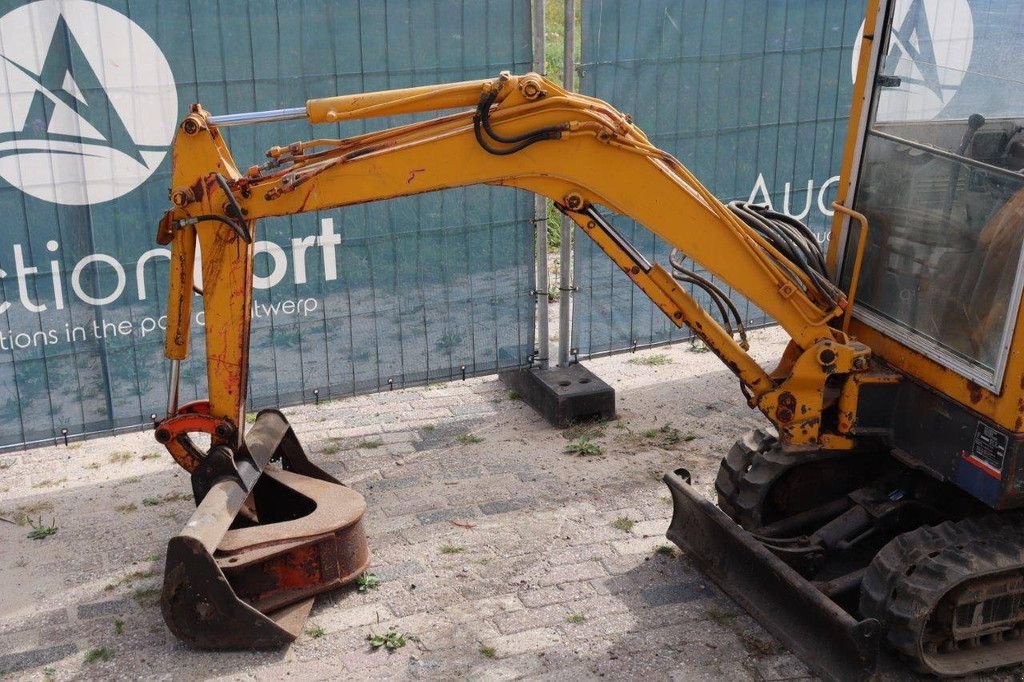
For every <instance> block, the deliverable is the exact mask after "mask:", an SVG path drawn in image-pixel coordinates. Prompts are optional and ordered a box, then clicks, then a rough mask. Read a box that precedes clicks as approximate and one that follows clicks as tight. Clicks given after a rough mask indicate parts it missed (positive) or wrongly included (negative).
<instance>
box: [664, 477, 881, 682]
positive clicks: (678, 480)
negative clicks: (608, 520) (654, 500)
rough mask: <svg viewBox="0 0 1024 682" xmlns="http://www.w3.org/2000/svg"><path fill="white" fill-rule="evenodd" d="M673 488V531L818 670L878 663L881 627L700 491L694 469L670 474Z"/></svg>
mask: <svg viewBox="0 0 1024 682" xmlns="http://www.w3.org/2000/svg"><path fill="white" fill-rule="evenodd" d="M663 480H664V481H665V483H666V484H667V485H668V487H669V490H670V491H671V492H672V507H673V510H672V523H671V525H670V526H669V529H668V532H667V533H666V535H667V537H668V539H669V540H671V541H672V542H674V543H676V544H677V545H678V546H679V547H680V548H682V549H683V551H685V552H686V555H687V556H688V557H689V558H690V560H692V561H693V562H694V563H695V564H696V565H697V567H698V568H700V569H701V571H703V572H704V573H705V574H706V575H708V576H709V577H710V578H711V579H712V580H713V581H714V582H715V584H717V585H718V586H719V587H720V588H721V589H722V590H723V591H724V592H725V593H726V594H728V595H729V596H730V597H732V598H733V600H735V601H736V603H738V604H739V605H740V606H742V607H743V608H744V609H745V610H746V611H747V612H748V613H749V614H750V615H751V616H753V617H754V619H755V620H757V621H758V622H759V623H760V624H761V625H762V626H764V628H765V629H766V630H768V631H769V632H770V633H772V634H773V635H775V637H776V638H778V639H779V640H780V641H781V642H782V643H783V644H785V645H786V646H787V647H788V648H789V649H790V650H791V651H793V652H794V653H795V654H796V655H797V656H799V657H800V659H801V660H803V662H804V663H805V664H807V666H808V667H810V668H811V669H812V670H813V671H814V672H816V673H817V674H818V675H821V676H822V677H823V678H825V679H828V680H837V681H842V682H848V681H850V680H863V679H867V678H868V677H870V676H871V675H872V674H873V673H874V672H875V669H876V667H877V663H878V654H879V640H880V635H881V626H880V625H879V622H878V621H877V620H875V619H873V618H868V619H865V620H860V621H858V620H856V619H854V618H853V617H852V616H851V615H850V614H849V613H847V612H846V611H844V610H843V609H842V608H840V607H839V605H837V604H836V603H835V602H833V601H832V600H831V599H829V598H828V597H827V596H826V595H825V594H823V593H822V592H821V591H820V590H819V589H818V588H817V587H815V585H814V584H812V583H811V582H809V581H808V580H806V579H805V578H804V577H803V576H801V575H800V574H799V573H797V572H796V571H794V570H793V569H792V568H790V567H789V566H788V565H786V564H785V563H784V562H783V561H782V560H781V559H779V558H778V557H776V556H775V555H774V554H772V553H771V552H769V551H768V550H767V549H765V548H764V546H762V545H761V544H760V543H759V542H757V541H756V540H755V539H754V538H753V536H751V535H750V533H748V532H747V531H745V530H743V529H742V528H741V527H740V526H738V525H737V524H736V523H734V522H733V520H732V519H730V518H729V517H728V516H726V514H725V512H723V511H722V510H721V509H719V508H718V507H716V506H715V505H714V504H712V503H711V502H710V501H708V500H707V499H705V498H703V497H701V495H700V494H699V493H697V492H695V491H694V490H693V489H692V487H691V486H690V474H689V472H688V471H687V470H686V469H676V470H675V471H674V472H672V473H669V474H665V477H664V479H663Z"/></svg>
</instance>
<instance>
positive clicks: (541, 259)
mask: <svg viewBox="0 0 1024 682" xmlns="http://www.w3.org/2000/svg"><path fill="white" fill-rule="evenodd" d="M532 11H533V70H534V71H536V72H537V73H540V74H543V73H544V0H533V3H532ZM533 207H534V216H533V218H534V220H533V225H534V228H535V233H536V238H537V276H536V283H535V286H534V288H535V290H536V292H537V296H536V299H537V357H536V358H534V362H535V364H536V366H538V367H540V368H541V369H547V367H548V354H549V350H548V344H549V341H548V339H549V336H548V332H549V322H548V226H547V213H548V207H547V200H546V199H545V198H544V197H542V196H541V195H539V194H538V195H536V196H535V197H534V204H533Z"/></svg>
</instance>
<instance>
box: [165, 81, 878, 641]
mask: <svg viewBox="0 0 1024 682" xmlns="http://www.w3.org/2000/svg"><path fill="white" fill-rule="evenodd" d="M451 109H456V110H460V111H456V113H449V114H447V115H441V116H440V117H438V118H433V119H430V120H425V121H421V122H417V123H411V124H408V125H403V126H398V127H392V128H388V129H385V130H381V131H378V132H372V133H367V134H364V135H359V136H357V137H352V138H347V139H318V140H312V141H308V142H296V143H293V144H290V145H288V146H285V147H274V148H272V149H270V150H269V151H268V153H267V157H268V160H267V161H266V162H265V163H263V164H262V165H258V166H253V167H251V168H247V169H244V170H243V169H240V168H239V167H238V165H237V163H236V162H235V160H234V159H233V158H232V155H231V152H230V150H229V148H228V145H227V142H226V140H225V137H224V136H223V134H222V132H221V131H222V129H223V128H226V127H229V126H231V125H236V124H242V123H255V122H259V121H273V120H279V119H281V118H306V119H308V121H309V122H310V123H314V124H317V123H336V122H339V121H345V120H351V119H359V118H372V117H381V116H391V115H400V114H413V113H423V112H430V111H444V110H451ZM472 184H489V185H503V186H509V187H516V188H519V189H523V190H527V191H530V192H535V193H537V194H541V195H544V196H546V197H548V198H550V199H551V200H553V201H554V202H555V204H556V205H557V206H558V208H559V209H560V210H561V211H563V212H564V213H565V214H566V215H568V216H569V217H571V218H572V219H573V220H574V221H575V222H576V224H577V225H579V226H580V228H581V229H582V230H583V232H584V233H586V234H587V235H588V236H589V237H591V238H592V239H593V240H594V241H595V242H596V243H597V245H598V246H599V247H600V248H601V249H602V250H603V251H604V252H605V253H606V254H607V255H608V256H609V258H611V259H612V260H613V261H614V262H615V264H616V265H617V266H618V267H620V268H622V270H623V271H624V272H625V273H626V274H627V275H628V276H629V277H630V279H632V281H633V282H635V283H636V284H637V286H639V287H640V288H641V289H642V290H643V291H644V292H645V293H646V294H647V295H648V296H649V297H650V298H651V299H652V300H653V301H654V302H655V303H656V304H657V306H658V307H659V308H660V309H661V310H662V311H664V313H665V314H666V315H667V316H668V317H669V319H671V320H672V322H673V323H674V324H676V325H679V326H682V325H684V324H685V325H689V326H690V327H691V328H692V329H693V331H694V333H696V334H697V335H698V336H699V337H700V338H701V339H703V340H704V342H705V343H706V344H707V346H708V347H709V348H710V349H711V350H712V351H714V352H715V353H716V354H717V355H718V357H719V358H721V359H722V361H723V362H725V364H726V365H727V366H728V367H729V368H730V369H731V370H732V371H733V372H734V373H735V374H736V375H737V377H739V380H740V383H741V388H742V389H743V391H744V393H745V395H746V397H747V399H748V402H749V404H750V405H751V407H756V408H758V409H760V410H761V411H762V412H763V413H764V414H765V415H766V416H767V417H768V419H770V420H771V421H772V422H773V423H774V424H775V425H776V426H777V428H778V433H779V439H780V441H782V443H784V444H785V446H786V447H787V448H790V450H791V451H792V452H803V451H807V452H808V453H813V452H814V451H816V450H820V449H823V448H824V449H831V450H844V449H850V448H852V447H853V445H854V441H853V439H852V438H851V436H850V433H849V431H850V429H851V425H852V418H851V415H852V414H854V411H855V409H856V405H857V397H858V387H859V386H860V385H861V384H862V383H864V381H865V380H864V379H863V377H865V376H866V375H867V370H868V366H869V362H868V359H869V351H868V349H867V348H866V347H865V346H863V345H862V344H859V343H857V342H856V341H853V340H851V339H850V338H849V337H848V336H847V335H846V333H845V332H844V331H843V328H844V327H843V325H842V324H839V322H840V318H842V317H843V316H844V315H848V313H849V309H850V307H849V305H848V302H847V298H846V297H845V296H844V295H843V293H842V292H841V291H839V289H837V288H836V287H835V286H834V285H833V284H832V283H831V282H830V281H829V280H828V278H827V275H826V267H825V261H824V258H823V257H822V256H821V254H820V252H819V251H818V250H817V245H816V243H815V242H814V238H813V235H810V234H809V233H808V232H807V231H806V228H804V227H803V226H802V225H799V224H798V223H794V222H793V221H790V220H789V219H788V218H786V217H785V216H779V215H768V214H766V213H764V212H763V211H762V209H758V208H757V207H750V206H745V207H734V206H729V207H727V206H725V205H723V204H722V203H721V202H719V201H718V200H717V199H716V198H715V197H714V196H713V195H712V194H711V193H710V192H709V191H708V190H707V189H705V188H704V187H703V186H702V185H701V184H700V182H699V181H698V180H697V179H696V178H695V177H693V175H692V174H691V173H690V172H689V171H688V170H687V169H686V168H685V167H684V166H683V165H682V164H681V163H680V162H679V161H677V160H676V159H675V158H673V157H672V156H671V155H669V154H667V153H665V152H663V151H661V150H659V149H657V148H656V147H654V146H653V145H651V143H650V142H649V141H648V140H647V138H646V136H645V135H644V134H643V132H641V131H640V130H639V129H638V128H637V127H636V126H634V125H633V123H632V122H631V120H630V119H629V117H628V116H625V115H623V114H621V113H620V112H618V111H616V110H615V109H613V108H612V107H611V106H609V105H608V104H606V103H604V102H602V101H600V100H597V99H593V98H589V97H584V96H581V95H577V94H574V93H569V92H566V91H565V90H563V89H561V88H559V87H558V86H557V85H555V84H554V83H551V82H550V81H547V80H545V79H544V78H543V77H541V76H538V75H537V74H527V75H524V76H511V75H509V74H502V75H500V76H499V77H498V78H495V79H490V80H480V81H470V82H465V83H456V84H452V85H444V86H437V87H423V88H412V89H407V90H396V91H390V92H378V93H369V94H360V95H346V96H340V97H332V98H327V99H319V100H311V101H309V102H307V103H306V107H305V108H304V109H295V110H283V111H276V112H262V113H259V114H248V115H237V116H213V115H211V114H209V113H207V112H206V111H204V110H203V109H202V107H200V106H199V105H195V106H194V107H193V110H192V112H191V113H190V114H189V115H188V116H187V117H186V118H185V120H184V121H183V122H182V123H181V125H180V127H179V130H178V133H177V136H176V138H175V141H174V149H173V172H172V184H171V192H170V195H171V201H172V203H173V205H174V207H173V208H172V209H171V210H170V211H168V212H167V214H166V215H165V216H164V218H163V220H162V221H161V222H160V226H159V228H158V232H157V241H158V242H159V243H161V244H169V245H171V264H170V287H169V293H168V310H167V335H166V340H165V349H164V350H165V354H166V356H167V357H168V358H169V359H170V360H171V367H172V369H171V380H170V382H169V386H170V388H169V393H168V406H167V416H166V418H164V419H162V420H161V421H160V422H159V423H158V424H157V427H156V431H155V434H156V438H157V440H158V441H160V442H161V443H163V444H164V445H165V446H166V447H167V449H168V450H169V451H170V453H171V455H172V456H173V457H174V458H175V460H176V461H177V462H178V463H179V464H180V465H181V466H182V467H184V468H185V469H186V470H187V471H189V472H190V473H191V479H192V488H193V493H194V494H195V499H196V503H197V509H196V511H195V513H194V514H193V515H192V517H191V519H190V520H189V522H188V523H187V524H186V526H185V528H184V529H183V530H182V532H181V533H179V534H178V535H177V536H175V537H174V538H172V539H171V540H170V542H169V544H168V550H167V563H166V568H165V572H164V587H163V593H162V595H161V608H162V610H163V614H164V619H165V621H166V622H167V624H168V627H169V628H170V629H171V631H172V632H174V633H175V634H176V635H177V636H178V637H180V638H182V639H184V640H186V641H188V642H190V643H192V644H193V645H195V646H199V647H204V648H224V647H246V648H251V647H257V648H258V647H275V646H279V645H282V644H284V643H287V642H290V641H292V640H294V638H295V637H296V635H297V634H298V632H300V631H301V627H302V622H303V620H304V619H305V616H306V614H307V613H308V612H309V609H310V608H311V606H312V599H313V596H314V595H316V594H318V593H320V592H324V591H326V590H330V589H334V588H336V587H338V586H340V585H344V584H346V583H349V582H351V581H352V580H354V579H355V578H356V577H357V576H358V575H359V574H360V573H361V572H362V571H364V570H365V569H366V567H367V566H368V562H369V550H368V547H367V543H366V538H365V534H364V533H363V530H362V521H361V519H362V515H363V512H364V510H365V508H366V503H365V501H364V500H363V498H362V497H361V496H360V495H359V494H358V493H357V492H355V491H353V490H351V489H349V488H347V487H345V486H343V485H341V484H340V483H339V482H338V481H337V480H335V479H334V478H332V477H331V476H330V475H329V474H328V473H326V472H324V471H322V470H321V469H319V468H317V467H316V466H315V465H314V464H312V463H311V462H310V461H309V460H308V459H307V458H306V456H305V452H304V451H303V449H302V447H301V445H299V442H298V440H297V438H296V436H295V434H294V432H293V431H292V429H291V427H290V425H289V424H288V422H287V419H285V417H284V415H282V414H281V413H280V412H278V411H276V410H263V411H262V412H260V414H259V415H257V417H256V419H255V422H254V423H253V424H252V425H251V426H250V427H249V428H248V429H246V420H245V400H246V386H247V383H248V371H249V331H250V321H251V320H250V316H251V306H252V289H253V286H252V285H253V256H254V239H255V236H256V234H257V229H258V224H259V220H260V219H261V218H265V217H270V216H285V215H295V214H298V213H304V212H308V211H316V210H322V209H329V208H336V207H340V206H350V205H353V204H359V203H363V202H369V201H378V200H382V199H390V198H394V197H400V196H408V195H412V194H419V193H423V192H432V191H436V190H442V189H446V188H452V187H460V186H465V185H472ZM601 208H606V209H610V210H611V211H614V212H616V213H618V214H622V215H626V216H629V217H631V218H633V219H635V220H636V221H637V222H639V223H640V224H642V225H644V226H646V227H647V228H648V229H650V230H651V231H653V232H655V233H656V234H658V235H659V236H661V237H662V238H663V239H664V240H665V241H667V242H668V243H670V244H671V245H672V246H674V247H675V249H676V250H677V252H678V253H679V254H682V256H683V257H684V259H685V258H688V259H692V260H693V261H694V262H695V263H699V264H700V265H701V266H703V267H704V268H705V269H706V270H707V271H709V272H711V273H713V274H714V275H715V276H717V277H719V278H720V279H721V280H723V281H725V282H726V283H728V285H729V286H730V287H731V288H732V289H734V290H735V291H738V292H739V293H741V294H743V295H744V296H746V297H747V298H748V299H750V300H751V301H752V302H753V303H754V304H755V305H757V306H758V307H759V308H761V309H762V310H763V311H764V312H766V313H767V314H768V315H770V316H771V317H773V318H774V319H775V320H776V321H778V323H779V324H780V325H781V326H782V327H783V328H784V329H785V330H786V331H787V332H788V333H789V335H790V337H791V339H792V341H791V343H790V344H789V346H788V348H787V349H786V351H785V353H784V354H783V357H782V358H781V359H780V361H779V363H778V366H777V367H776V368H775V369H774V370H772V371H771V372H767V371H765V370H764V369H762V368H761V367H760V366H759V365H758V364H757V363H756V362H755V361H754V360H753V358H752V357H751V356H750V355H749V354H748V352H747V347H746V341H745V336H744V335H743V334H742V320H741V319H739V314H738V312H737V311H736V310H735V308H734V306H733V304H732V303H731V302H730V301H729V300H728V298H727V296H726V295H725V293H724V292H722V290H721V289H720V288H718V287H717V286H716V285H715V284H713V283H712V282H711V281H710V280H709V279H707V278H706V277H704V276H703V275H702V274H699V273H697V272H696V271H695V270H693V269H689V268H688V267H687V266H686V265H685V260H682V259H678V258H677V257H676V256H673V258H672V263H671V265H672V267H673V270H674V271H675V272H673V273H670V272H669V271H668V270H666V269H665V268H663V267H662V266H661V265H658V264H656V263H652V262H650V261H649V260H648V259H647V258H646V257H645V256H644V255H643V254H641V253H640V252H639V251H638V250H637V249H636V248H635V247H634V246H633V245H631V244H630V243H629V242H628V241H627V240H626V239H625V238H624V237H623V236H622V235H621V234H620V233H619V232H618V231H617V230H616V229H615V228H614V227H613V226H612V225H611V224H610V223H609V222H608V221H607V220H605V218H604V217H603V216H602V214H601V213H600V209H601ZM787 221H788V222H787ZM199 253H201V254H202V258H201V267H202V287H203V288H202V296H203V304H204V310H205V336H206V344H205V346H206V356H207V368H208V369H207V371H208V376H209V391H210V395H209V400H202V401H195V402H191V403H188V404H186V405H179V404H178V376H179V369H180V363H181V361H182V360H184V359H185V358H186V357H187V356H188V353H189V332H190V329H189V325H190V320H191V319H192V310H191V306H192V300H193V295H192V292H193V290H194V288H195V283H194V281H193V279H194V275H193V271H194V267H195V265H196V259H197V255H198V254H199ZM686 285H690V286H692V287H697V288H700V289H703V290H704V291H706V292H708V295H709V297H710V300H711V301H712V302H713V304H714V306H715V307H716V308H717V309H718V312H719V314H720V317H721V321H719V320H718V319H716V318H715V317H714V316H713V315H712V314H710V313H709V312H708V311H707V310H705V309H704V308H702V307H701V305H699V304H698V302H697V300H696V299H695V298H694V297H693V296H692V295H691V293H689V292H688V291H687V289H686ZM847 321H848V318H847ZM733 323H735V325H736V326H737V327H739V329H740V332H741V333H740V338H739V340H737V339H736V338H734V335H733ZM858 377H860V378H861V379H860V380H858ZM844 415H845V416H844ZM196 433H204V434H207V435H208V436H209V437H210V441H211V447H209V448H208V449H205V450H204V449H200V448H199V447H197V446H196V444H195V443H193V441H192V435H193V434H196Z"/></svg>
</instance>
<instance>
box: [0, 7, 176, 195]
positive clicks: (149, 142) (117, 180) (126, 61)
mask: <svg viewBox="0 0 1024 682" xmlns="http://www.w3.org/2000/svg"><path fill="white" fill-rule="evenodd" d="M177 116H178V98H177V93H176V91H175V84H174V77H173V75H172V73H171V68H170V66H168V64H167V60H166V59H165V58H164V55H163V53H162V52H160V48H159V47H157V44H156V43H155V42H153V39H152V38H150V37H149V35H147V34H146V32H145V31H144V30H142V29H141V28H139V26H138V25H136V24H135V23H134V22H132V20H131V19H129V18H128V17H126V16H125V15H123V14H120V13H119V12H116V11H114V10H112V9H110V8H109V7H104V6H103V5H99V4H97V3H95V2H90V1H89V0H38V1H37V2H32V3H29V4H27V5H23V6H21V7H19V8H17V9H15V10H12V11H11V12H8V13H7V14H5V15H4V16H3V17H0V177H3V179H4V180H6V181H7V182H9V183H11V184H12V185H14V186H15V187H17V188H19V189H20V190H22V191H23V192H25V193H26V194H29V195H31V196H33V197H36V198H38V199H43V200H45V201H51V202H54V203H58V204H69V205H76V206H77V205H84V204H95V203H99V202H103V201H109V200H110V199H115V198H117V197H119V196H122V195H124V194H127V193H128V192H130V191H132V190H133V189H135V188H136V187H138V186H139V185H141V184H142V183H143V182H145V180H146V178H148V177H149V176H150V175H152V173H153V171H155V170H156V168H157V166H159V165H160V162H161V161H162V160H163V158H164V156H165V155H166V154H167V148H168V145H169V144H170V142H171V139H172V137H173V136H174V130H175V126H176V123H177Z"/></svg>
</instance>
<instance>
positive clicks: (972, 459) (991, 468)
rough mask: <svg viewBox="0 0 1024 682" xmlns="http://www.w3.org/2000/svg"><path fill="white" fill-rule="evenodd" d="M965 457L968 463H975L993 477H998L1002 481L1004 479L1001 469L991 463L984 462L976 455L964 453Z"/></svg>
mask: <svg viewBox="0 0 1024 682" xmlns="http://www.w3.org/2000/svg"><path fill="white" fill-rule="evenodd" d="M963 458H964V461H965V462H967V463H968V464H973V465H974V466H976V467H978V468H979V469H981V470H982V471H983V472H985V473H986V474H988V475H989V476H991V477H992V478H994V479H996V480H997V481H1001V480H1002V479H1003V475H1002V473H1000V471H999V470H998V469H996V468H995V467H994V466H992V465H991V464H986V463H985V462H982V461H981V460H980V459H978V458H977V457H975V456H974V455H968V454H964V455H963Z"/></svg>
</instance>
